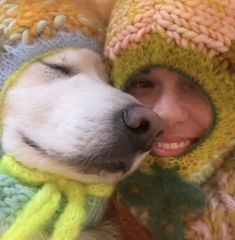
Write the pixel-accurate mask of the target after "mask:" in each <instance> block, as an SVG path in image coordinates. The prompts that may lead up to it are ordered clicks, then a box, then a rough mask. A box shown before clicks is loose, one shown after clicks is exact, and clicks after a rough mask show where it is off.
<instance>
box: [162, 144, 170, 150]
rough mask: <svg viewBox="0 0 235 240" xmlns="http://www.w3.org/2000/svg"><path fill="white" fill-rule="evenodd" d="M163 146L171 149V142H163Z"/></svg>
mask: <svg viewBox="0 0 235 240" xmlns="http://www.w3.org/2000/svg"><path fill="white" fill-rule="evenodd" d="M162 148H165V149H170V144H169V143H163V144H162Z"/></svg>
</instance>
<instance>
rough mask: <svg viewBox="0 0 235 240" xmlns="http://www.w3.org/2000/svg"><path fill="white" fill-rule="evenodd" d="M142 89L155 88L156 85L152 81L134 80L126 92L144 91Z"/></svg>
mask: <svg viewBox="0 0 235 240" xmlns="http://www.w3.org/2000/svg"><path fill="white" fill-rule="evenodd" d="M142 88H154V84H153V83H152V82H151V81H150V80H145V79H138V80H133V81H131V82H130V84H129V85H128V86H127V88H126V91H127V92H128V91H130V90H134V89H142Z"/></svg>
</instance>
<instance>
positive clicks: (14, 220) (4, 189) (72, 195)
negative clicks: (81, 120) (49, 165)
mask: <svg viewBox="0 0 235 240" xmlns="http://www.w3.org/2000/svg"><path fill="white" fill-rule="evenodd" d="M0 171H1V174H0V178H1V179H2V181H1V185H0V192H1V195H0V205H1V208H0V217H1V219H2V221H1V224H0V225H1V227H0V229H1V232H0V234H1V235H2V234H3V235H2V237H1V239H2V240H7V239H9V240H10V239H11V240H13V239H22V240H23V239H28V238H29V237H31V236H34V235H37V234H39V233H40V231H42V232H41V233H40V234H43V235H44V236H45V237H44V238H43V239H48V237H49V234H51V237H50V239H53V240H60V239H67V240H70V239H71V240H72V239H75V237H76V236H78V235H79V232H80V231H81V230H82V229H84V228H85V227H87V226H89V227H92V226H93V227H94V226H95V225H96V224H97V223H98V222H99V221H100V219H101V218H102V216H103V212H104V209H105V205H106V201H107V198H109V197H110V195H111V193H112V189H113V187H112V185H109V184H83V183H80V182H76V181H73V180H69V179H66V178H62V177H60V176H55V175H51V174H47V173H42V172H39V171H37V170H32V169H28V168H26V167H24V166H22V165H20V164H18V163H17V162H16V161H15V160H14V159H13V158H12V157H10V156H4V157H3V158H2V160H1V163H0Z"/></svg>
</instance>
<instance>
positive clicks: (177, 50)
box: [105, 0, 235, 183]
mask: <svg viewBox="0 0 235 240" xmlns="http://www.w3.org/2000/svg"><path fill="white" fill-rule="evenodd" d="M105 53H106V56H107V57H108V58H109V59H110V60H111V62H112V67H113V68H112V76H113V81H114V84H115V85H116V86H117V87H119V88H121V89H125V86H126V85H127V84H128V80H129V79H131V77H133V76H134V75H135V74H136V73H138V71H140V70H141V69H144V68H146V67H148V66H159V67H162V68H165V69H168V70H173V71H177V72H180V73H182V74H184V75H185V76H188V77H189V78H190V79H192V80H193V81H195V82H196V83H198V84H199V85H200V86H201V87H202V89H203V91H204V92H205V93H206V94H207V96H208V99H209V100H210V102H211V105H212V107H213V110H214V122H213V126H212V128H211V129H210V130H209V132H208V133H207V134H206V135H207V136H206V137H204V138H203V139H201V142H200V143H199V144H198V146H197V147H195V148H194V149H193V150H192V151H191V152H190V153H188V154H186V155H185V156H181V157H177V158H175V157H174V158H170V159H169V160H168V161H166V160H165V159H164V161H161V159H149V160H150V161H148V160H147V161H145V164H151V163H152V162H157V163H158V164H160V165H161V166H164V167H175V166H177V167H179V168H180V170H179V172H180V175H181V176H183V177H184V178H187V179H190V180H192V181H194V182H199V183H200V182H203V181H204V180H205V179H206V178H207V177H208V176H210V175H211V174H212V173H213V172H214V171H215V170H216V169H218V167H219V166H220V165H221V164H222V163H223V161H224V159H225V158H227V157H229V155H230V154H231V152H232V151H233V150H234V146H235V131H234V129H235V114H234V109H235V98H234V94H235V87H234V85H235V4H234V2H233V1H227V0H226V1H217V0H208V1H203V0H194V1H183V0H182V1H181V0H179V1H178V0H177V1H171V0H163V1H154V0H148V1H141V0H137V1H124V0H123V1H122V0H120V1H118V2H117V4H116V7H115V9H114V11H113V14H112V18H111V22H110V25H109V28H108V33H107V41H106V49H105Z"/></svg>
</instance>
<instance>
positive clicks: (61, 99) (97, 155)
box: [2, 49, 156, 181]
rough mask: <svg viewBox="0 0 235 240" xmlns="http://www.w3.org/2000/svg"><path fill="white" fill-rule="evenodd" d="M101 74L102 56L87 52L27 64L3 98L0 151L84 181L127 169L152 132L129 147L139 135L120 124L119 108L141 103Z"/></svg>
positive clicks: (141, 152) (62, 53)
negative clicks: (0, 146) (108, 81)
mask: <svg viewBox="0 0 235 240" xmlns="http://www.w3.org/2000/svg"><path fill="white" fill-rule="evenodd" d="M105 79H106V70H105V67H104V65H103V63H102V60H101V58H100V57H99V55H97V54H96V53H94V52H92V51H90V50H87V49H64V50H62V51H60V52H58V53H56V54H54V55H52V56H49V57H46V58H44V59H41V60H40V61H37V62H35V63H34V64H32V65H31V66H30V67H29V68H27V69H26V70H25V71H24V72H23V74H22V75H21V76H20V78H19V79H18V81H17V83H16V84H15V85H14V86H13V87H11V88H10V89H9V90H8V92H7V95H6V97H5V99H4V109H5V110H4V113H3V125H4V128H3V137H2V142H3V148H4V151H5V152H6V153H7V154H10V155H13V156H15V157H16V159H17V160H19V161H21V162H22V163H23V164H25V165H26V166H29V167H33V168H37V169H39V170H42V171H46V172H51V173H56V174H61V175H63V176H67V177H70V178H73V179H79V180H80V179H82V180H83V181H103V180H104V179H105V180H107V181H116V180H119V179H120V178H122V177H124V176H126V175H127V174H128V173H130V172H132V171H133V170H134V169H135V168H136V166H137V165H138V164H139V162H140V159H142V158H143V157H144V156H145V155H146V151H147V150H148V149H147V148H150V145H151V142H152V141H153V138H154V137H153V135H154V134H155V133H156V131H155V130H156V129H155V130H154V129H152V128H150V130H149V132H147V134H146V136H144V137H143V136H142V140H141V141H139V142H138V141H137V143H138V144H133V141H132V140H131V139H134V138H137V139H138V136H139V135H141V134H139V133H133V132H132V130H133V129H129V127H128V126H126V124H125V121H123V112H125V109H128V108H130V107H131V106H136V105H138V104H139V103H138V102H137V101H136V100H135V99H134V98H133V97H131V96H129V95H128V94H125V93H123V92H121V91H119V90H116V89H114V88H112V87H111V86H109V85H108V84H107V82H106V80H105ZM151 129H152V130H151ZM133 134H134V135H133ZM135 134H136V135H135ZM132 135H133V136H132ZM147 145H148V146H147Z"/></svg>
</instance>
